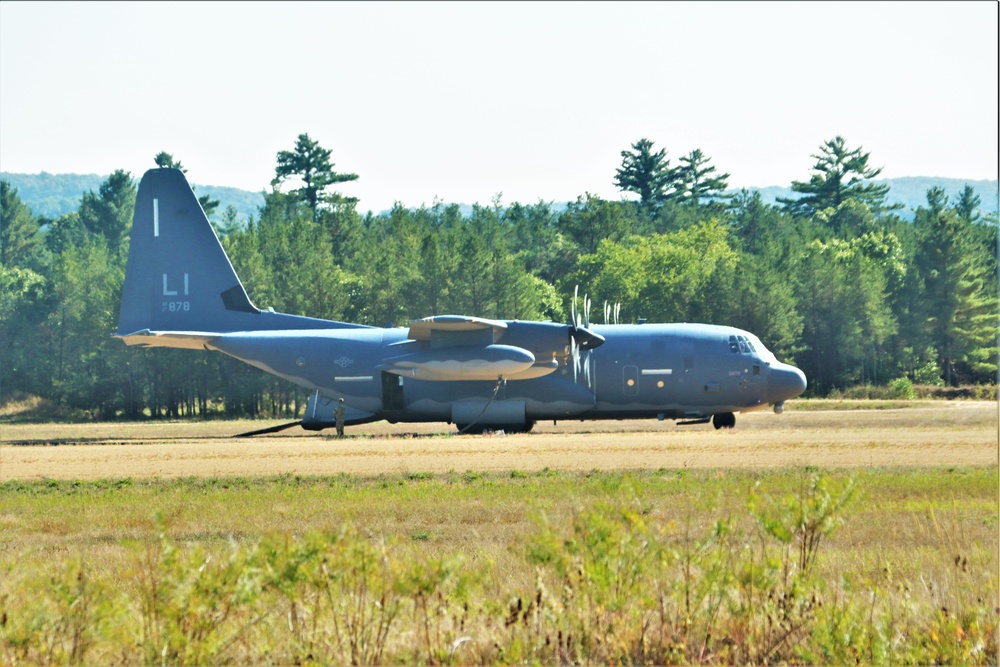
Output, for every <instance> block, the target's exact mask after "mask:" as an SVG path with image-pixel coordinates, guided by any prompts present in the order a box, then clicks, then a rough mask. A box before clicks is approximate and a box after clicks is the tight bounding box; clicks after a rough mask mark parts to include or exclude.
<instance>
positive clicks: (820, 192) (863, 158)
mask: <svg viewBox="0 0 1000 667" xmlns="http://www.w3.org/2000/svg"><path fill="white" fill-rule="evenodd" d="M812 157H814V158H816V164H815V165H813V169H814V170H815V172H816V173H814V174H813V175H812V177H811V178H810V179H809V182H808V183H807V182H803V181H792V190H793V191H795V192H798V193H801V194H802V196H801V197H799V198H798V199H785V198H781V197H779V198H778V202H779V203H781V204H784V205H785V208H786V210H788V211H789V212H790V213H792V214H793V215H802V216H812V215H814V214H815V213H817V212H818V211H822V210H824V209H827V208H833V209H836V208H837V207H838V206H840V205H841V204H842V203H844V202H845V201H847V200H848V199H855V200H857V201H859V202H862V203H865V204H867V205H868V208H869V209H870V210H871V211H872V212H873V213H875V214H876V215H879V214H881V213H883V212H886V211H890V210H894V209H897V208H900V207H901V206H902V205H901V204H895V205H888V204H886V201H885V200H886V197H887V196H888V194H889V186H888V185H886V184H884V183H883V184H875V183H869V182H867V181H870V180H871V179H873V178H875V177H876V176H878V175H879V174H880V173H882V168H881V167H879V168H878V169H875V168H873V167H869V166H868V159H869V157H870V154H869V153H865V152H863V150H862V148H861V147H860V146H859V147H858V148H855V149H853V150H849V149H848V148H847V145H846V142H845V141H844V138H843V137H840V136H837V137H834V138H833V139H830V140H828V141H826V142H824V143H823V145H822V146H820V154H819V155H815V154H814V155H813V156H812Z"/></svg>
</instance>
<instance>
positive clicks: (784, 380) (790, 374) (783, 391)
mask: <svg viewBox="0 0 1000 667" xmlns="http://www.w3.org/2000/svg"><path fill="white" fill-rule="evenodd" d="M805 390H806V374H805V373H803V372H802V371H800V370H799V369H798V368H796V367H795V366H789V365H788V364H775V365H774V366H772V367H771V372H770V374H768V376H767V402H768V403H780V402H781V401H786V400H788V399H790V398H795V397H796V396H798V395H799V394H801V393H802V392H804V391H805Z"/></svg>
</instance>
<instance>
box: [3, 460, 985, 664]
mask: <svg viewBox="0 0 1000 667" xmlns="http://www.w3.org/2000/svg"><path fill="white" fill-rule="evenodd" d="M613 481H614V482H615V483H614V484H610V485H609V491H608V493H607V495H606V496H605V497H603V498H601V499H599V500H596V501H588V502H580V503H578V505H577V506H576V507H575V509H574V510H573V511H572V512H571V514H570V516H569V518H568V520H559V521H555V520H551V519H550V518H548V517H547V516H546V515H545V514H544V513H540V514H539V515H538V517H537V520H536V523H537V530H536V531H535V533H534V536H533V538H532V539H530V540H529V541H528V543H527V544H519V545H516V546H515V547H514V548H515V549H517V552H518V554H519V567H521V568H523V569H524V570H526V571H527V572H531V573H533V576H531V577H528V578H527V579H528V580H533V582H532V583H531V584H529V585H527V587H524V586H520V585H511V584H509V583H507V582H505V581H503V579H504V578H505V577H506V576H509V573H508V574H506V575H505V574H501V573H498V572H495V571H494V570H493V568H492V566H491V565H490V563H489V562H488V561H483V560H481V559H476V558H470V557H468V556H466V557H461V556H457V555H454V554H436V553H430V552H428V551H426V550H424V549H423V547H414V546H413V544H412V540H411V541H409V542H410V544H400V543H393V542H392V541H391V540H385V539H382V538H379V537H374V536H366V535H364V534H361V533H359V531H358V530H357V528H356V527H354V526H352V525H349V524H348V525H344V526H341V527H340V528H338V529H336V530H332V531H327V532H315V533H310V534H306V535H298V536H296V535H291V534H272V535H267V536H265V537H264V538H262V539H260V540H257V541H253V540H251V541H249V542H239V541H235V540H234V541H231V542H228V543H224V544H223V545H222V546H221V547H217V548H215V549H212V550H209V549H206V547H205V546H204V545H203V544H184V543H179V542H177V541H175V540H173V539H171V538H170V537H168V532H169V531H168V530H167V529H166V526H165V525H164V522H163V520H162V519H158V524H157V533H158V539H156V540H155V541H153V542H152V543H150V544H142V545H138V546H136V547H135V550H134V559H133V567H132V569H131V570H130V571H128V572H124V573H122V574H121V577H120V579H119V580H117V581H110V580H93V578H92V577H91V576H90V575H89V573H88V572H89V571H88V568H87V567H86V564H85V563H83V562H81V561H79V560H72V559H71V560H69V561H66V562H63V563H51V564H49V563H45V562H43V561H40V562H39V564H32V563H33V562H34V561H35V560H38V559H34V558H32V557H31V556H30V555H25V557H24V558H23V559H22V562H21V563H19V564H18V566H17V567H13V566H10V567H8V568H7V570H6V571H5V572H3V573H2V574H3V579H2V581H0V662H2V663H4V664H17V663H28V664H81V663H90V664H111V663H139V662H142V663H147V664H153V663H155V664H176V665H188V664H191V665H195V664H197V665H202V664H220V663H240V664H245V663H258V664H260V663H270V664H365V665H367V664H385V663H399V662H405V663H413V664H482V663H519V664H520V663H544V664H564V663H598V662H600V663H624V664H688V663H709V664H734V663H736V664H748V663H753V664H780V663H788V664H819V663H825V664H848V663H859V662H860V663H889V662H892V663H898V662H903V663H912V664H932V663H937V664H970V663H973V664H976V663H991V662H992V663H993V664H995V663H996V655H997V648H998V646H997V633H998V612H997V609H996V606H997V576H996V573H995V572H993V571H992V569H993V568H992V566H991V564H994V563H995V556H994V555H993V554H991V553H990V552H989V549H988V548H986V547H977V546H976V545H971V546H970V545H968V544H965V543H964V542H963V540H962V539H960V536H959V534H958V533H959V531H958V530H956V529H955V527H954V526H952V525H949V524H948V522H945V521H939V520H938V519H937V517H936V516H934V514H933V512H930V515H929V516H930V522H929V523H928V524H927V525H929V526H930V527H929V528H928V529H927V530H929V531H933V535H932V537H933V538H934V542H935V543H936V544H937V545H938V550H939V554H938V556H937V560H936V562H939V563H945V564H946V566H945V567H944V568H943V569H935V570H934V571H927V572H921V573H919V574H918V576H916V578H914V577H912V576H911V577H909V578H906V577H900V576H899V575H897V574H894V572H895V570H896V569H897V567H896V564H894V563H892V562H890V561H886V562H884V563H882V565H881V567H880V569H879V570H878V571H877V572H873V571H871V570H860V569H859V568H856V567H851V566H850V565H845V564H843V563H837V564H836V566H837V567H836V568H833V569H834V570H835V571H836V575H835V576H833V577H831V576H830V572H831V567H830V566H829V565H828V564H825V563H824V553H825V551H824V548H825V546H826V545H827V544H828V540H829V537H830V536H831V535H833V534H834V533H835V532H836V531H837V530H838V529H840V528H841V527H842V526H843V525H844V523H845V522H848V521H849V520H850V510H851V508H852V507H853V501H854V499H855V498H856V497H857V494H858V490H857V489H856V487H855V485H854V482H853V481H852V480H851V479H843V478H839V479H838V478H836V477H834V476H829V475H819V474H807V475H804V476H803V477H801V479H799V480H798V483H797V489H795V490H794V491H792V492H785V493H777V494H776V493H772V492H769V490H768V489H766V488H764V487H763V486H761V485H760V484H759V483H758V484H757V485H755V486H753V487H752V488H750V489H749V490H748V491H747V492H746V496H745V498H744V499H743V503H742V505H737V506H735V507H731V508H729V509H727V510H726V511H721V512H720V511H715V510H713V511H712V512H706V511H705V508H698V509H697V510H695V509H694V508H692V507H688V508H681V509H680V510H678V509H677V508H672V507H671V508H667V507H657V506H656V505H655V504H650V503H648V502H646V501H644V499H643V494H642V491H641V489H640V488H639V485H637V484H633V483H632V482H631V481H630V480H629V479H628V478H627V477H619V478H616V479H615V480H613ZM710 515H711V516H715V517H717V518H714V519H712V520H710V521H706V520H705V517H706V516H710ZM473 556H475V554H473ZM522 580H523V579H522ZM136 619H138V622H136Z"/></svg>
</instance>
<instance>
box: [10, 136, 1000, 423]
mask: <svg viewBox="0 0 1000 667" xmlns="http://www.w3.org/2000/svg"><path fill="white" fill-rule="evenodd" d="M331 156H332V151H331V150H329V149H326V148H324V147H322V146H320V145H319V143H318V142H316V141H315V140H313V139H311V138H310V137H309V136H308V135H307V134H303V135H300V136H299V137H298V139H297V141H296V142H295V145H294V146H293V148H292V149H291V150H288V151H280V152H279V153H278V154H277V160H276V167H275V178H274V180H273V181H272V183H271V188H270V191H268V192H265V193H264V205H263V206H262V207H261V208H260V210H259V215H257V216H256V217H255V218H251V219H250V220H249V221H247V222H246V224H243V223H241V222H240V221H239V220H238V215H237V213H236V211H235V210H234V209H232V208H231V207H228V208H227V209H226V210H224V211H219V210H218V208H219V203H218V202H217V201H215V200H212V199H211V198H210V197H208V196H204V195H203V196H201V197H200V201H201V204H202V207H203V208H204V209H205V211H206V213H208V214H209V216H210V219H211V220H212V224H213V226H215V228H216V231H217V233H218V234H219V236H220V238H221V240H222V243H223V246H224V247H225V249H226V252H227V253H228V254H229V257H230V259H231V260H232V263H233V265H234V267H235V268H236V270H237V273H238V274H239V275H240V277H241V279H242V280H243V282H244V284H245V286H246V288H247V291H248V293H249V295H250V298H251V299H252V300H253V301H254V303H255V304H256V305H257V306H259V307H262V308H267V307H273V308H274V309H275V310H276V311H281V312H287V313H293V314H297V315H309V316H313V317H321V318H327V319H334V320H343V321H351V322H360V323H363V324H371V325H375V326H405V325H406V324H407V322H408V321H409V320H410V319H413V318H419V317H425V316H427V315H433V314H444V313H451V314H466V315H478V316H483V317H491V318H498V319H522V320H536V319H548V320H553V321H566V320H567V318H568V313H569V301H570V299H572V294H573V290H574V287H575V286H577V285H579V286H580V288H581V291H585V292H587V293H589V294H590V296H591V298H592V300H593V302H594V303H595V304H597V305H598V307H597V308H596V310H597V311H598V312H595V313H592V314H591V321H594V322H598V323H600V322H603V317H602V313H601V312H600V311H601V310H604V309H603V308H602V306H603V304H604V303H608V304H620V312H619V321H621V322H638V321H640V320H645V321H650V322H672V321H689V322H690V321H697V322H708V323H715V324H729V325H733V326H736V327H740V328H744V329H748V330H750V331H753V332H755V333H756V334H758V335H759V336H760V338H761V339H762V340H763V341H764V343H765V344H766V345H768V347H770V348H771V349H772V351H774V352H775V353H776V355H777V356H778V357H779V358H780V359H782V360H785V361H789V362H792V363H795V364H796V365H798V366H799V367H800V368H802V369H803V371H805V373H806V375H807V376H808V378H809V394H811V395H814V396H815V395H820V396H822V395H826V394H828V393H829V392H831V391H834V390H840V389H844V388H847V387H850V386H853V385H858V384H886V383H887V382H889V381H891V380H896V379H899V378H906V379H907V380H908V381H910V382H913V383H916V384H940V385H950V386H957V385H959V384H969V383H978V384H989V383H993V382H995V378H996V373H997V352H998V348H997V335H998V315H997V309H998V303H1000V301H998V282H997V218H996V215H995V214H986V215H984V214H983V213H982V212H981V211H980V208H979V206H980V200H979V197H978V196H977V195H976V194H975V192H974V191H973V189H972V188H971V187H969V186H966V188H965V190H963V191H962V192H961V193H960V194H959V195H958V196H956V197H954V198H953V199H950V200H949V198H948V197H947V195H946V193H945V192H944V191H943V190H941V189H939V188H932V189H931V190H929V191H928V192H927V197H926V204H925V205H923V206H920V207H919V208H917V209H916V211H915V212H914V218H913V220H912V222H910V221H905V220H903V219H902V218H901V217H900V216H899V215H898V206H894V205H890V204H889V203H888V201H887V195H888V191H889V188H888V186H887V185H885V184H875V183H872V182H871V179H873V178H874V177H875V176H877V175H878V174H879V172H880V169H877V168H874V167H873V166H871V165H870V155H869V153H867V152H865V151H864V150H863V148H861V147H857V148H851V147H849V146H848V145H847V143H846V142H845V140H844V139H843V138H842V137H835V138H834V139H831V140H828V141H826V142H824V143H823V144H822V145H821V146H820V147H819V151H818V153H816V154H814V155H813V156H812V157H813V158H814V159H815V163H814V165H813V168H812V173H811V177H810V179H809V180H808V181H802V182H799V181H796V182H793V183H792V190H793V191H794V192H795V193H796V194H797V195H798V196H797V197H795V198H788V199H781V200H779V201H778V202H777V203H776V204H767V203H765V202H764V201H763V200H762V198H761V196H760V194H759V193H757V192H751V191H747V190H742V191H740V192H739V193H738V194H735V195H733V194H727V193H726V189H727V180H728V178H729V174H727V173H721V172H719V171H718V170H717V169H716V168H715V167H714V166H713V165H712V164H711V159H710V158H709V157H708V156H706V155H705V154H704V153H703V152H702V151H701V150H693V151H691V152H690V153H688V154H687V155H685V156H683V157H681V158H680V159H679V160H678V161H677V164H676V165H672V164H671V160H670V158H669V157H668V155H667V151H666V150H665V149H659V150H657V149H656V146H655V144H654V142H652V141H650V140H648V139H645V138H643V139H640V140H639V141H637V142H635V143H634V144H632V145H631V146H630V147H629V148H628V149H626V150H623V151H622V153H621V157H622V161H621V164H620V165H619V166H618V168H617V169H616V170H615V172H614V175H613V177H612V178H613V183H614V184H615V185H616V186H617V187H618V188H619V189H620V190H621V192H622V193H623V196H622V198H620V199H618V200H609V199H602V198H600V197H597V196H594V195H592V194H589V193H584V194H583V195H581V196H579V197H578V198H577V199H576V200H575V201H573V202H570V203H569V205H568V206H567V207H566V209H565V210H563V211H555V210H553V208H552V207H551V206H550V205H549V204H548V203H546V202H543V201H539V202H537V203H534V204H522V203H512V204H506V203H504V202H503V201H502V196H501V195H497V196H496V197H494V199H493V200H492V201H491V202H490V203H489V204H488V205H478V204H477V205H475V206H473V208H472V211H471V213H469V214H467V215H463V214H462V213H461V211H460V209H459V207H458V206H457V205H448V204H442V203H436V204H435V205H433V206H430V207H426V206H425V207H421V208H419V209H408V208H406V207H404V206H402V205H399V204H397V205H396V206H395V207H393V208H392V210H391V211H389V212H388V213H386V214H382V215H375V214H373V213H370V212H369V213H368V214H366V215H362V214H360V213H359V212H358V211H357V210H356V204H357V200H355V199H353V198H351V197H349V196H346V195H344V194H342V193H341V192H338V191H337V190H336V189H335V187H337V186H338V184H343V183H349V182H351V181H353V180H356V179H357V178H358V175H357V174H353V173H341V172H337V171H336V170H335V169H334V167H335V166H336V165H335V164H334V163H332V162H331ZM154 161H155V164H156V165H158V166H161V167H167V166H170V167H177V168H180V169H184V167H183V166H181V163H180V162H179V161H177V160H175V159H174V157H173V156H172V155H170V154H168V153H165V152H164V153H160V154H159V155H157V156H155V160H154ZM609 172H610V169H609ZM135 195H136V186H135V183H134V180H133V177H132V175H131V174H129V173H128V172H126V171H123V170H118V171H116V172H114V173H113V174H111V176H109V177H108V179H107V180H106V181H104V182H103V183H102V184H101V185H100V187H99V188H98V190H97V191H96V192H94V191H89V192H87V193H85V194H84V195H83V197H82V199H81V201H80V205H79V208H78V210H77V211H75V212H73V213H70V214H67V215H63V216H61V217H59V218H57V219H47V218H44V217H39V216H35V215H33V214H32V212H31V210H30V209H29V208H28V207H27V206H26V205H25V204H24V203H23V202H22V201H21V200H20V198H19V196H18V193H17V191H16V190H15V189H14V188H12V187H11V186H10V185H9V183H7V182H5V181H0V207H2V208H0V355H2V357H0V362H2V363H0V403H2V402H4V401H9V400H11V399H13V398H17V397H22V396H38V397H41V398H44V399H47V400H48V401H50V402H51V403H52V404H54V405H55V406H58V407H59V409H60V410H62V411H63V412H64V413H66V414H87V415H90V416H93V417H95V418H114V417H120V416H125V417H131V418H136V417H142V416H144V415H149V416H154V417H176V416H182V415H212V414H224V415H228V416H259V415H267V416H285V415H289V414H293V413H296V412H297V411H298V410H299V409H300V407H301V405H302V402H303V401H304V399H305V396H304V394H303V393H302V392H301V391H300V390H298V389H297V388H295V387H293V386H291V385H290V384H288V383H287V382H285V381H283V380H280V379H276V378H273V377H271V376H267V375H265V374H263V373H262V372H260V371H258V370H256V369H253V368H251V367H249V366H246V365H243V364H240V363H239V362H236V361H235V360H232V359H230V358H228V357H225V356H224V355H219V354H214V355H208V354H204V353H194V352H190V351H186V350H167V349H162V350H142V349H127V348H126V347H125V345H123V344H122V343H121V342H120V341H118V340H115V339H113V338H111V334H112V333H113V332H114V331H115V329H116V324H117V317H118V308H119V300H120V293H121V286H122V281H123V278H124V268H125V260H126V257H127V255H128V242H129V239H128V232H129V229H130V226H131V220H132V213H133V207H134V204H135Z"/></svg>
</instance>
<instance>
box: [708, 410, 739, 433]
mask: <svg viewBox="0 0 1000 667" xmlns="http://www.w3.org/2000/svg"><path fill="white" fill-rule="evenodd" d="M712 426H714V427H715V428H716V430H718V429H720V428H733V427H734V426H736V415H734V414H733V413H732V412H723V413H722V414H718V415H715V416H714V417H712Z"/></svg>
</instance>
